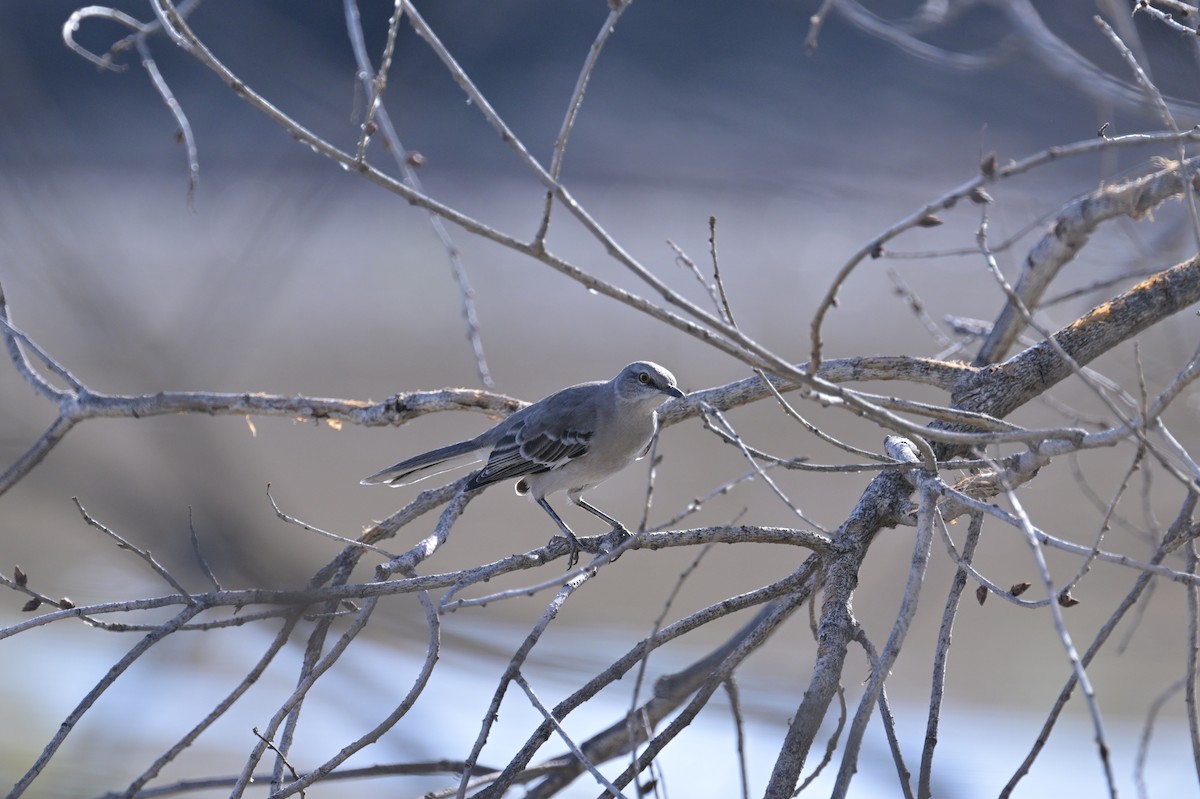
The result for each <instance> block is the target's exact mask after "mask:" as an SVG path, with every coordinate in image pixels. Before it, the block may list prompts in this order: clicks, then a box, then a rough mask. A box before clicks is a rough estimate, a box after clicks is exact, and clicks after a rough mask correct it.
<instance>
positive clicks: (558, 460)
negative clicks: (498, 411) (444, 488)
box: [467, 389, 596, 488]
mask: <svg viewBox="0 0 1200 799" xmlns="http://www.w3.org/2000/svg"><path fill="white" fill-rule="evenodd" d="M569 391H571V389H567V390H566V391H563V392H560V393H559V394H556V395H554V396H553V397H551V398H549V399H550V400H555V401H554V402H550V401H544V402H543V403H538V405H539V406H541V407H538V406H531V407H530V408H529V409H528V410H530V411H536V412H534V413H529V414H525V415H523V416H522V417H521V418H515V417H514V418H513V419H512V422H513V423H512V425H511V426H510V427H509V428H508V429H507V430H506V431H505V432H504V434H503V435H502V436H501V437H500V439H499V440H497V441H496V444H495V446H494V447H493V448H492V453H491V455H490V456H489V457H488V462H487V465H486V466H484V467H483V468H482V469H481V470H480V471H479V473H478V474H477V475H476V476H475V477H474V478H472V480H471V482H470V483H469V484H468V486H467V487H468V488H479V487H481V486H485V485H488V484H490V483H496V482H499V481H501V480H507V479H509V478H513V477H521V476H523V475H526V474H538V473H540V472H548V471H550V470H552V469H557V468H559V467H561V466H562V465H563V464H565V463H567V462H568V461H571V460H574V459H575V458H578V457H580V456H581V455H584V454H585V453H586V452H587V451H588V448H589V447H590V446H591V441H592V436H593V435H594V434H595V429H596V425H595V421H596V420H595V418H594V414H593V413H590V412H588V406H587V403H583V404H582V405H581V404H580V403H578V402H577V401H576V398H575V397H573V396H571V395H569V394H568V392H569ZM563 395H567V396H563Z"/></svg>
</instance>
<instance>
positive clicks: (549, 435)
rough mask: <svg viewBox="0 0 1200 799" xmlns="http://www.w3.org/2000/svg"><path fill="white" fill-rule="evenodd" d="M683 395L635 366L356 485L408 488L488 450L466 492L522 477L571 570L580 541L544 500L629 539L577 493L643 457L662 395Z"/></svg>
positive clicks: (646, 365)
mask: <svg viewBox="0 0 1200 799" xmlns="http://www.w3.org/2000/svg"><path fill="white" fill-rule="evenodd" d="M682 396H683V392H682V391H680V390H679V389H678V388H676V386H675V376H674V375H672V374H671V373H670V372H668V371H667V370H666V369H664V368H662V367H661V366H659V365H658V364H656V363H650V362H649V361H637V362H635V363H631V364H629V365H628V366H626V367H625V368H624V369H622V370H621V373H620V374H618V375H617V376H616V377H614V378H613V379H612V380H609V381H608V382H603V381H597V382H595V383H580V384H579V385H577V386H571V387H570V388H564V389H563V390H562V391H560V392H558V393H557V394H551V395H550V396H549V397H546V398H545V399H544V400H541V401H540V402H535V403H533V404H532V405H530V406H528V407H526V408H522V409H521V410H519V411H517V412H516V413H514V414H513V415H512V416H510V417H508V418H507V419H505V420H504V421H503V422H501V423H500V424H498V425H496V426H495V427H493V428H492V429H491V430H487V431H485V432H483V433H480V434H479V435H478V436H476V437H475V438H472V439H471V440H469V441H460V442H459V443H457V444H451V445H449V446H447V447H441V448H440V449H435V450H433V451H432V452H426V453H424V454H422V455H417V456H416V457H413V458H409V459H408V460H404V461H400V462H399V463H397V464H396V465H395V466H390V467H388V468H387V469H384V470H383V471H381V472H378V473H376V474H373V475H371V476H370V477H368V478H366V479H365V480H363V481H362V483H363V485H375V484H378V483H386V484H388V485H391V486H401V485H408V484H410V483H413V482H416V481H417V480H420V479H423V477H429V476H432V475H424V476H423V477H417V478H413V475H415V474H417V473H419V472H424V471H426V470H427V469H431V468H433V467H435V466H437V465H439V464H442V463H445V462H446V461H449V460H453V459H456V458H460V457H462V456H465V455H469V454H473V453H476V452H478V451H479V450H483V449H489V448H490V449H491V453H490V454H489V455H488V458H487V464H486V465H485V466H484V467H483V468H482V469H480V470H479V471H478V472H476V473H475V474H473V475H471V479H470V480H468V481H467V485H466V487H467V489H468V490H472V489H476V488H483V487H484V486H487V485H491V484H492V483H496V482H499V481H501V480H508V479H509V478H513V477H519V478H521V479H520V480H518V481H517V486H516V488H517V493H518V494H522V495H524V494H528V495H529V496H530V497H531V498H533V499H534V500H535V501H536V502H537V504H539V505H541V506H542V508H544V509H545V511H546V513H549V514H550V518H552V519H554V523H555V524H557V525H558V528H559V529H560V530H562V531H563V533H564V534H565V535H566V536H567V540H568V541H569V542H570V544H571V557H570V560H569V562H568V564H567V568H568V569H570V568H571V567H572V566H574V565H575V564H576V562H578V560H579V551H580V549H581V547H580V545H579V539H578V538H576V537H575V533H573V532H572V531H571V528H570V527H567V525H566V522H564V521H563V520H562V519H560V518H559V516H558V514H557V513H555V512H554V509H553V508H551V507H550V503H549V502H547V501H546V497H547V496H548V495H550V494H553V493H554V492H556V491H563V490H565V491H566V492H567V498H568V499H570V500H571V501H572V502H574V503H575V504H576V505H578V506H579V507H581V508H583V509H584V510H586V511H589V512H590V513H593V514H595V515H596V516H599V517H600V518H601V519H603V520H604V521H606V522H608V523H609V524H611V525H612V527H613V530H614V531H617V530H619V531H621V532H623V533H625V534H626V535H628V530H626V529H625V526H624V525H622V524H621V523H620V522H619V521H617V520H616V519H614V518H612V517H611V516H609V515H608V514H606V513H604V512H603V511H600V510H598V509H597V508H595V507H594V506H592V505H589V504H588V503H587V502H585V501H584V500H583V492H584V491H587V490H588V489H589V488H591V487H592V486H596V485H599V484H600V483H602V482H604V481H605V480H607V479H608V478H609V477H611V476H612V475H614V474H616V473H617V472H619V471H620V470H621V469H624V468H625V467H626V466H628V465H629V464H630V463H632V462H633V461H635V460H637V459H639V458H641V457H642V456H643V455H645V454H646V452H647V451H649V449H650V442H651V440H653V438H654V434H655V432H656V431H657V430H658V407H659V406H660V405H662V404H663V403H664V402H666V400H667V397H682ZM476 460H479V459H478V458H476ZM451 468H453V467H451ZM443 471H445V470H443ZM440 473H441V472H435V473H434V474H440ZM409 478H412V479H409Z"/></svg>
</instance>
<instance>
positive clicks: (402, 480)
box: [362, 440, 482, 488]
mask: <svg viewBox="0 0 1200 799" xmlns="http://www.w3.org/2000/svg"><path fill="white" fill-rule="evenodd" d="M480 449H482V447H481V446H480V445H479V444H477V443H476V442H475V441H473V440H472V441H460V442H458V443H457V444H451V445H449V446H446V447H441V448H440V449H435V450H432V451H430V452H426V453H424V454H422V455H417V456H415V457H412V458H409V459H408V460H406V461H400V462H399V463H397V464H396V465H394V466H389V467H388V468H386V469H384V470H383V471H381V472H376V473H375V474H373V475H371V476H370V477H367V478H364V479H363V480H362V484H363V485H365V486H369V485H379V484H380V483H385V484H387V485H390V486H391V487H393V488H399V487H400V486H406V485H412V484H413V483H416V482H419V481H421V480H424V479H426V478H427V477H435V476H437V475H439V474H444V473H445V472H449V471H453V470H454V469H458V468H461V467H463V466H467V465H470V464H472V463H477V462H478V461H479V460H481V459H480V458H474V459H471V460H468V461H463V462H462V463H455V464H453V465H451V466H448V467H446V468H445V469H439V470H438V471H436V472H429V473H428V474H425V472H427V471H428V470H430V469H432V468H433V467H435V466H440V465H441V464H443V463H446V462H447V461H452V460H456V459H459V458H462V457H463V456H464V455H470V454H472V453H475V452H478V451H479V450H480Z"/></svg>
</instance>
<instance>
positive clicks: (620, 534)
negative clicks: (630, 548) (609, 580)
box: [600, 522, 633, 561]
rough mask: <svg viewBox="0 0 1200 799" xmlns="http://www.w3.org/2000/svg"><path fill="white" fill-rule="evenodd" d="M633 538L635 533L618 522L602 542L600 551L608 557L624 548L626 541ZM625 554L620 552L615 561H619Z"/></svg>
mask: <svg viewBox="0 0 1200 799" xmlns="http://www.w3.org/2000/svg"><path fill="white" fill-rule="evenodd" d="M631 538H633V533H631V532H629V530H628V529H626V527H625V525H623V524H621V523H620V522H617V523H616V524H614V525H613V528H612V530H611V531H610V532H609V533H608V534H607V535H605V536H603V537H602V538H601V540H600V551H601V552H603V553H604V554H606V555H608V554H610V553H612V552H613V551H614V550H616V549H618V548H619V547H621V546H623V545H624V544H625V542H626V541H628V540H629V539H631ZM622 554H624V553H621V552H618V553H617V554H616V556H615V557H614V558H613V560H614V561H615V560H617V558H620V557H621V555H622Z"/></svg>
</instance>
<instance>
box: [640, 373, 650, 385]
mask: <svg viewBox="0 0 1200 799" xmlns="http://www.w3.org/2000/svg"><path fill="white" fill-rule="evenodd" d="M638 382H639V383H641V384H642V385H646V384H647V383H649V382H650V373H649V372H642V373H641V374H640V375H638Z"/></svg>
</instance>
